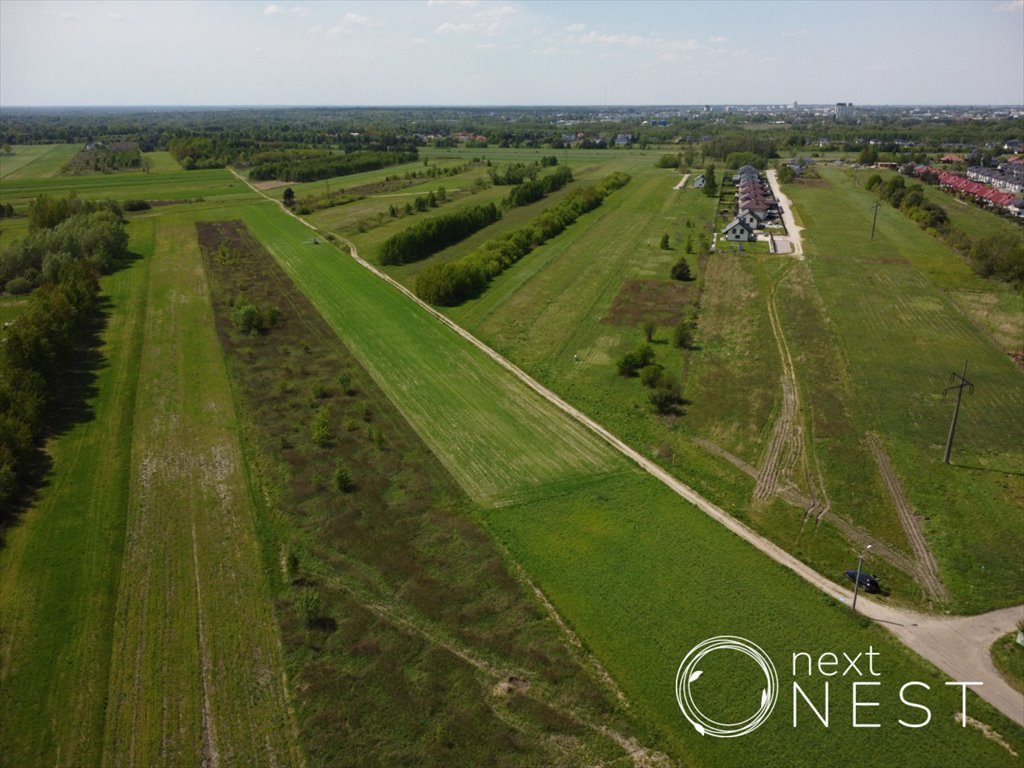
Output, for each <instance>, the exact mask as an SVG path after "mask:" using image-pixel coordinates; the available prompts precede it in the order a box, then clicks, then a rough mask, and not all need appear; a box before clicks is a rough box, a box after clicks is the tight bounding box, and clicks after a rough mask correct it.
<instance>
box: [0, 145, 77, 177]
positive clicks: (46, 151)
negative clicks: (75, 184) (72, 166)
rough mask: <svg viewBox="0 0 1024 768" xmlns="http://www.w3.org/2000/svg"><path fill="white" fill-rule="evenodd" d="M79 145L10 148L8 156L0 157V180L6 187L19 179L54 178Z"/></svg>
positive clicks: (17, 146)
mask: <svg viewBox="0 0 1024 768" xmlns="http://www.w3.org/2000/svg"><path fill="white" fill-rule="evenodd" d="M81 149H82V145H81V144H22V145H16V146H12V147H11V154H10V155H0V179H3V184H4V186H5V187H6V186H7V185H8V184H10V183H11V182H13V181H18V180H21V179H44V178H50V177H53V176H56V175H57V174H58V173H60V169H61V168H63V167H64V164H65V163H67V161H68V160H70V159H71V158H72V157H74V156H75V155H76V154H77V153H78V152H79V151H80V150H81Z"/></svg>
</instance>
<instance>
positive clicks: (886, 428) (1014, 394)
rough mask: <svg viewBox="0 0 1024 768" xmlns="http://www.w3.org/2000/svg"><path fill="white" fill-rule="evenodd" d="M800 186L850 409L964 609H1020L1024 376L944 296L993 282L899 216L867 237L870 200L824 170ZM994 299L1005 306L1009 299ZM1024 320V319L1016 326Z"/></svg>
mask: <svg viewBox="0 0 1024 768" xmlns="http://www.w3.org/2000/svg"><path fill="white" fill-rule="evenodd" d="M822 177H823V182H822V183H823V185H824V186H817V185H816V186H815V187H806V186H802V185H799V184H797V185H792V187H791V189H792V194H791V197H792V198H793V201H794V205H795V206H796V209H797V210H798V211H799V212H800V216H801V218H802V220H803V223H804V224H805V225H806V226H807V234H806V237H807V245H806V251H807V253H808V263H809V264H810V267H811V271H812V273H813V277H814V284H815V286H816V288H817V290H818V291H819V292H820V296H821V300H822V302H823V304H824V308H825V313H826V316H827V317H828V318H829V322H830V324H831V325H832V327H834V328H835V333H836V335H837V338H838V339H839V344H840V353H841V356H842V358H843V360H844V361H845V363H846V372H847V375H848V376H849V380H850V382H851V387H852V389H851V391H850V396H851V397H852V400H850V401H848V402H847V404H846V407H847V408H849V409H850V410H851V411H852V412H853V413H854V414H855V417H854V418H855V422H856V423H857V425H858V426H859V428H860V429H863V430H874V431H875V432H877V433H879V434H880V435H882V436H883V441H884V443H885V445H886V448H887V450H888V451H889V453H890V455H891V457H892V460H893V463H894V466H895V467H896V470H897V472H898V473H899V474H900V476H901V477H902V479H903V482H904V484H905V486H906V490H907V493H908V495H909V498H910V501H911V503H912V505H913V506H914V507H915V510H916V512H917V514H919V515H921V516H922V517H923V518H924V529H925V532H926V535H927V536H928V539H929V542H930V544H931V546H932V548H933V549H934V550H935V552H936V555H937V557H938V558H939V564H940V568H941V570H942V575H943V578H944V580H945V581H946V582H947V586H948V587H949V588H950V589H951V590H953V592H954V595H955V600H956V602H957V604H958V607H960V608H961V609H962V610H967V611H975V610H980V609H984V608H988V607H995V606H997V605H1008V604H1012V603H1015V602H1019V601H1020V584H1021V579H1022V578H1024V571H1022V568H1024V566H1022V563H1021V560H1020V558H1019V552H1020V551H1021V547H1022V546H1024V541H1022V539H1021V531H1022V530H1024V526H1022V519H1021V517H1022V512H1021V510H1022V509H1024V476H1022V470H1024V451H1022V446H1021V442H1020V436H1021V434H1024V388H1022V376H1021V372H1020V369H1019V368H1017V366H1016V365H1015V364H1014V362H1013V361H1012V360H1011V359H1010V358H1009V357H1008V356H1007V355H1006V354H1005V353H1004V352H1002V351H1001V350H1000V349H999V348H998V347H997V346H996V345H995V344H994V343H993V342H992V341H991V340H990V339H989V338H988V337H987V336H986V335H985V334H984V333H983V332H982V331H981V330H979V329H978V328H977V327H976V326H975V325H974V324H972V322H971V321H970V320H969V319H968V318H967V317H966V316H965V315H964V314H963V313H962V312H960V311H959V309H958V307H957V305H956V303H954V302H953V301H952V300H951V299H950V298H949V296H948V295H947V293H946V291H947V290H953V291H959V290H964V289H967V290H973V291H982V292H984V291H985V290H986V288H988V284H987V283H985V282H984V281H982V280H980V279H979V278H978V277H977V276H975V275H974V274H973V273H972V272H970V271H969V269H968V268H967V267H966V265H964V264H963V262H962V261H960V259H959V257H958V256H956V255H955V254H954V253H953V252H952V251H950V250H949V249H948V248H947V247H946V246H944V245H942V244H941V243H939V242H938V241H936V240H935V239H934V238H933V237H932V236H931V235H929V234H927V233H925V232H924V231H922V230H921V229H920V228H919V227H918V226H917V225H916V224H914V223H913V222H911V221H909V220H908V219H906V218H905V217H904V216H903V215H902V214H901V213H900V212H898V211H896V210H894V209H892V208H889V207H887V206H885V205H883V206H882V207H881V208H880V209H879V211H878V225H877V234H876V238H875V241H874V242H871V241H870V240H869V238H868V236H867V235H868V233H869V232H870V224H871V212H872V211H871V201H872V198H871V197H870V196H869V194H868V193H866V192H864V191H863V190H862V189H859V188H858V189H854V188H853V187H852V185H848V184H846V183H843V176H842V175H841V174H840V173H839V172H834V171H828V170H825V171H823V172H822ZM988 291H989V292H990V293H991V294H992V295H994V296H1000V295H1002V294H1003V293H1004V289H1003V288H1002V287H1000V286H992V287H991V288H988ZM1018 321H1019V317H1018ZM965 360H967V361H968V363H969V368H968V377H969V378H970V379H971V380H972V381H973V382H975V383H976V384H977V387H976V390H975V393H974V394H973V395H972V396H969V397H967V398H965V402H964V408H963V411H962V414H961V419H960V423H959V426H958V431H957V442H956V446H955V449H954V453H953V466H951V467H946V466H945V465H943V464H942V453H943V446H944V444H945V439H946V436H947V432H948V429H949V422H950V418H951V416H952V405H953V404H952V402H951V401H950V400H949V398H948V397H947V398H946V399H945V400H944V399H943V397H942V390H943V388H944V387H946V386H947V385H948V383H949V374H950V372H951V371H958V372H959V371H960V370H961V369H962V367H963V364H964V361H965Z"/></svg>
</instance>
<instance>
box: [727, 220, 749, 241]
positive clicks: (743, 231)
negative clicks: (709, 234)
mask: <svg viewBox="0 0 1024 768" xmlns="http://www.w3.org/2000/svg"><path fill="white" fill-rule="evenodd" d="M722 234H723V235H725V239H726V240H729V241H730V242H734V243H752V242H754V241H755V240H757V235H756V234H754V230H753V228H751V227H750V226H749V225H748V224H747V223H746V222H745V221H743V220H742V219H738V218H737V219H733V220H732V221H730V222H729V223H728V224H727V225H726V227H725V229H724V230H722Z"/></svg>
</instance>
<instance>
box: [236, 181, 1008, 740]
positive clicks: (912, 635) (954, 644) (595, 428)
mask: <svg viewBox="0 0 1024 768" xmlns="http://www.w3.org/2000/svg"><path fill="white" fill-rule="evenodd" d="M768 174H769V179H770V180H771V182H772V188H773V190H775V191H776V194H777V195H778V187H777V184H778V182H777V181H776V179H775V174H774V171H769V172H768ZM236 176H237V174H236ZM238 178H239V179H242V177H241V176H239V177H238ZM242 181H245V180H244V179H242ZM246 183H247V182H246ZM255 191H256V192H257V193H259V194H260V195H262V196H263V197H266V198H267V199H268V200H272V201H273V202H277V203H278V205H281V207H282V209H283V210H285V211H286V212H287V213H288V214H289V215H291V216H294V217H295V218H296V219H298V220H299V221H302V222H303V223H304V224H306V226H308V227H310V229H313V230H314V231H318V230H316V228H315V227H313V226H312V225H311V224H309V222H307V221H305V220H304V219H302V218H301V217H299V216H297V215H295V214H294V213H292V212H291V211H289V210H288V209H287V208H285V207H284V206H283V205H282V204H281V203H280V202H278V201H276V200H273V198H271V197H269V196H268V195H265V194H263V193H262V192H260V190H255ZM779 200H780V201H783V200H785V203H784V205H785V206H786V208H785V210H786V213H787V215H790V216H791V214H789V201H788V198H783V197H779ZM787 226H788V223H787ZM792 226H793V229H792V230H791V234H792V236H793V243H794V248H795V249H796V250H797V252H798V253H799V254H801V258H802V253H803V247H802V245H801V242H800V236H799V233H798V231H797V230H796V225H795V222H794V223H793V225H792ZM335 237H336V238H337V239H338V240H339V241H340V242H342V243H344V244H345V246H346V247H347V248H348V249H349V252H350V254H351V256H352V258H353V259H354V260H355V261H356V262H357V263H358V264H360V265H361V266H362V267H364V268H365V269H368V270H369V271H370V272H372V273H373V274H375V275H377V276H378V277H379V278H380V279H381V280H383V281H385V282H386V283H388V284H389V285H391V286H392V287H394V288H395V289H396V290H398V291H401V292H402V293H403V294H404V295H406V296H407V297H408V298H409V300H410V301H414V302H416V304H418V305H419V306H420V307H421V308H422V309H423V310H424V311H425V312H428V313H430V314H431V315H432V316H433V317H435V318H437V320H438V321H439V322H441V323H443V324H444V325H446V326H448V327H449V328H450V329H451V330H452V331H454V332H455V333H457V334H458V335H459V336H461V337H462V338H464V339H466V340H467V341H468V342H470V343H471V344H473V345H474V346H476V347H477V348H478V349H479V350H480V351H482V352H483V353H484V354H486V355H487V356H488V357H490V358H491V359H492V360H494V361H495V362H496V363H498V364H499V365H500V366H502V367H503V368H505V369H506V370H508V371H509V372H510V373H512V374H514V375H515V376H516V377H517V378H519V379H520V381H522V382H523V383H524V384H526V386H528V387H530V388H531V389H532V390H534V391H535V392H537V393H538V394H539V395H541V396H542V397H544V398H545V399H546V400H548V401H549V402H551V403H552V404H554V405H555V406H557V407H558V408H560V409H561V410H562V411H564V412H565V413H567V414H568V415H569V416H571V417H572V418H574V419H576V420H577V421H578V422H579V423H581V424H583V425H584V426H586V427H587V428H588V429H590V430H591V431H592V432H594V433H595V434H596V435H598V436H599V437H600V438H601V439H603V440H604V441H605V442H607V443H608V444H609V445H611V446H612V447H613V448H615V449H616V450H618V451H619V452H620V453H622V455H624V456H625V457H626V458H628V459H630V460H631V461H632V462H634V463H635V464H636V465H637V466H639V467H640V468H641V469H643V470H644V471H645V472H647V473H648V474H650V475H653V476H654V477H656V478H657V479H658V480H660V481H661V482H662V483H664V484H665V485H666V486H668V487H669V488H670V489H671V490H672V491H674V492H675V493H676V494H677V495H678V496H680V497H681V498H683V499H685V500H686V501H688V502H690V503H691V504H693V505H694V506H695V507H697V508H698V509H700V510H701V511H702V512H704V513H705V514H706V515H708V516H709V517H712V518H714V519H715V520H717V521H718V522H719V523H721V524H722V525H724V526H725V527H726V528H728V529H729V530H730V531H732V532H733V533H735V534H736V535H737V536H739V537H740V538H742V539H744V540H745V541H747V542H749V543H750V544H752V545H753V546H755V547H757V548H758V549H759V550H761V551H762V552H764V553H765V554H766V555H768V556H769V557H771V558H772V559H773V560H775V561H776V562H778V563H780V564H781V565H784V566H785V567H787V568H789V569H790V570H791V571H793V572H794V573H796V574H797V575H798V576H800V577H801V578H802V579H804V580H805V581H807V582H809V583H810V584H812V585H814V586H815V587H817V588H818V589H820V590H821V591H822V592H824V593H825V594H827V595H829V596H830V597H832V598H834V599H835V600H838V601H840V602H843V603H847V604H849V603H850V601H851V600H852V598H853V593H852V592H851V591H850V590H847V589H845V588H844V587H841V586H839V585H838V584H835V583H833V582H832V581H831V580H830V579H827V578H825V577H824V576H822V575H821V574H820V573H818V572H817V571H815V570H814V569H813V568H811V567H810V566H808V565H807V564H805V563H803V562H801V561H800V560H798V559H797V558H796V557H794V556H793V555H791V554H790V553H789V552H787V551H785V550H784V549H782V548H781V547H780V546H779V545H777V544H776V543H775V542H773V541H770V540H769V539H766V538H765V537H764V536H761V535H760V534H759V533H757V532H755V531H754V530H753V529H751V528H748V527H747V526H746V525H744V524H743V523H741V522H740V521H739V520H737V519H735V518H734V517H732V516H731V515H729V514H728V513H726V512H725V511H724V510H723V509H721V508H720V507H718V506H717V505H715V504H713V503H712V502H710V501H708V500H707V499H705V498H704V497H703V496H701V495H700V494H698V493H697V492H696V491H694V490H693V489H692V488H690V487H689V486H688V485H686V484H685V483H683V482H682V481H681V480H678V479H677V478H675V477H673V476H672V475H670V474H669V473H668V472H667V471H665V470H664V469H662V468H661V467H660V466H658V465H657V464H655V463H654V462H653V461H651V460H650V459H648V458H646V457H645V456H643V455H642V454H640V453H639V452H638V451H636V450H634V449H633V448H631V447H630V446H629V445H627V444H626V443H625V442H623V441H622V440H620V439H619V438H618V437H616V436H615V435H613V434H612V433H611V432H609V431H608V430H607V429H605V427H603V426H602V425H601V424H599V423H598V422H596V421H595V420H594V419H592V418H590V417H589V416H587V415H586V414H585V413H583V412H581V411H580V410H578V409H577V408H575V407H573V406H572V405H570V404H569V403H567V402H566V401H565V400H563V399H562V398H561V397H559V396H558V395H556V394H555V393H554V392H552V391H551V390H550V389H548V388H547V387H545V386H544V385H543V384H541V383H540V382H538V381H536V380H535V379H534V378H532V377H531V376H530V375H528V374H527V373H526V372H525V371H523V370H522V369H521V368H519V367H518V366H516V365H515V364H513V363H512V362H511V361H509V360H507V359H506V358H504V357H502V356H501V355H500V354H498V353H497V352H495V351H494V350H493V349H491V348H490V347H488V346H487V345H486V344H484V343H483V342H482V341H480V340H479V339H477V338H476V337H475V336H473V334H471V333H470V332H469V331H467V330H466V329H464V328H462V327H461V326H459V325H458V324H456V323H455V322H454V321H453V320H451V319H449V318H448V317H447V316H445V315H443V314H442V313H441V312H439V311H438V310H436V309H434V308H433V307H432V306H430V305H429V304H427V303H426V302H424V301H422V300H420V298H419V297H418V296H416V295H415V294H414V293H413V292H412V291H410V290H409V289H408V288H406V287H405V286H404V285H402V284H401V283H399V282H398V281H396V280H394V279H392V278H391V277H390V276H389V275H387V274H385V273H384V272H382V271H381V270H379V269H378V268H377V267H375V266H374V265H372V264H370V263H369V262H368V261H366V260H365V259H363V258H362V257H361V256H360V255H359V252H358V250H356V247H355V245H354V244H352V243H351V242H350V241H349V240H347V239H346V238H344V237H341V236H340V235H335ZM857 606H858V609H859V610H860V612H861V613H862V614H863V615H864V616H867V617H868V618H870V619H872V620H874V621H876V622H878V623H879V624H881V625H882V626H883V627H885V628H886V629H888V630H889V631H890V632H892V634H894V635H895V636H896V637H897V638H899V639H900V640H901V641H902V642H903V643H904V644H906V645H907V646H908V647H909V648H912V649H913V650H914V651H916V652H917V653H919V654H920V655H921V656H923V657H924V658H926V659H928V660H929V661H930V662H932V663H933V664H935V665H936V666H937V667H939V669H941V670H942V671H943V672H945V673H946V674H948V675H949V676H950V677H952V678H953V679H954V680H959V681H982V682H984V685H983V686H981V687H977V686H975V687H974V688H973V689H972V690H974V691H975V692H976V693H977V694H978V695H979V696H981V697H982V698H983V699H985V700H986V701H988V702H989V703H990V704H992V705H993V706H994V707H996V708H997V709H998V710H999V711H1000V712H1002V713H1003V714H1005V715H1006V716H1007V717H1009V718H1011V719H1012V720H1014V721H1015V722H1017V723H1019V724H1020V725H1024V694H1021V693H1019V692H1017V691H1016V690H1014V689H1013V688H1012V687H1010V685H1009V684H1008V683H1007V682H1006V681H1005V680H1003V679H1002V677H1001V676H1000V675H999V673H998V672H997V671H996V670H995V667H994V666H993V665H992V662H991V660H990V659H989V656H988V649H989V646H990V645H991V644H992V643H993V642H994V641H995V640H996V638H998V637H999V636H1000V635H1003V634H1006V633H1007V632H1010V631H1012V630H1013V629H1014V628H1015V626H1016V622H1017V621H1018V620H1019V619H1021V618H1024V605H1020V606H1016V607H1014V608H1007V609H1003V610H1001V611H993V612H991V613H986V614H983V615H981V616H970V617H957V618H950V617H940V616H925V615H924V614H919V613H916V612H914V611H909V610H905V609H901V608H894V607H892V606H889V605H884V604H881V603H876V602H874V601H872V600H870V599H869V598H868V597H866V596H862V597H859V598H858V601H857Z"/></svg>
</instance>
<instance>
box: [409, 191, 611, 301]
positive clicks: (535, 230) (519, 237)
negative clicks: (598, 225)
mask: <svg viewBox="0 0 1024 768" xmlns="http://www.w3.org/2000/svg"><path fill="white" fill-rule="evenodd" d="M629 179H630V177H629V175H628V174H626V173H621V172H618V173H613V174H611V175H610V176H607V177H605V178H604V179H602V180H601V181H600V182H599V183H597V184H595V185H593V186H590V187H585V188H583V189H578V190H576V191H575V192H573V193H572V194H570V195H569V196H568V197H566V198H565V200H563V201H562V202H561V203H559V204H558V205H557V206H555V207H554V208H551V209H549V210H547V211H544V213H542V214H540V215H539V216H537V217H536V218H535V219H533V220H532V221H531V222H530V223H529V224H527V225H526V226H523V227H520V228H518V229H514V230H511V231H509V232H505V233H504V234H502V235H499V236H498V237H495V238H493V239H491V240H488V241H487V242H486V243H484V244H483V245H482V246H480V247H479V248H477V249H476V250H474V251H472V252H471V253H468V254H467V255H465V256H463V257H462V258H461V259H457V260H455V261H449V262H445V263H443V264H429V265H428V266H426V267H425V268H424V269H423V271H422V272H420V274H419V276H418V277H417V278H416V294H417V295H418V296H419V297H420V298H421V299H423V300H424V301H428V302H430V303H431V304H439V305H442V306H453V305H455V304H459V303H461V302H463V301H465V300H466V299H469V298H472V297H474V296H477V295H479V294H480V292H482V291H483V289H484V288H485V287H486V286H487V283H489V282H490V281H491V280H493V279H494V278H495V277H497V276H498V275H500V274H501V273H502V272H503V271H504V270H505V269H507V268H508V267H510V266H511V265H512V264H514V263H516V262H517V261H519V259H521V258H522V257H523V256H525V255H526V254H528V253H529V252H530V251H532V250H533V249H534V248H536V247H537V246H539V245H541V244H542V243H545V242H547V241H548V240H550V239H551V238H553V237H555V236H556V235H558V234H560V233H561V232H562V231H563V230H565V228H566V227H568V226H569V225H570V224H572V223H573V222H574V221H576V219H578V218H579V217H580V216H582V215H583V214H584V213H587V212H588V211H592V210H593V209H595V208H597V207H598V206H599V205H601V203H602V202H603V201H604V199H605V198H606V197H607V196H608V195H610V194H611V193H612V192H614V191H615V190H616V189H619V188H621V187H623V186H625V185H626V184H627V183H628V182H629Z"/></svg>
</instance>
